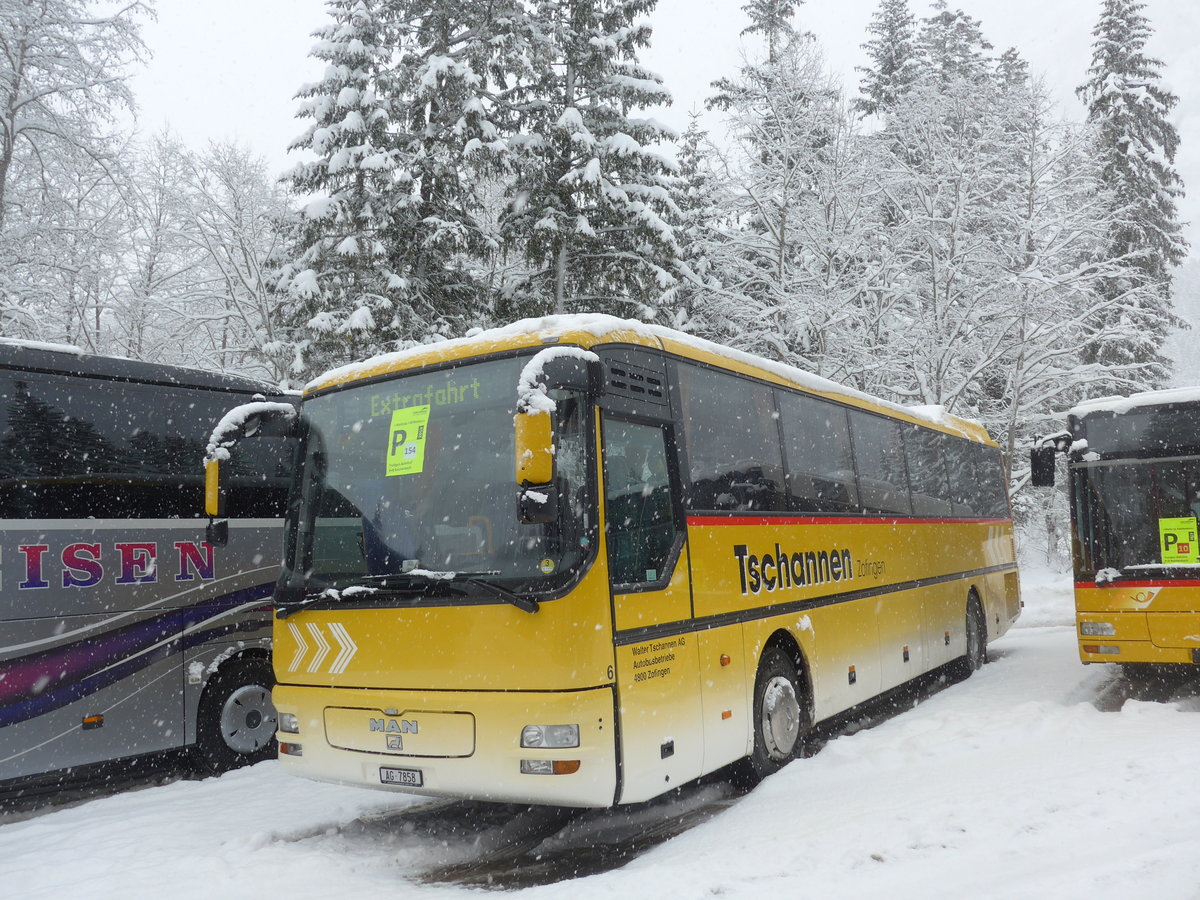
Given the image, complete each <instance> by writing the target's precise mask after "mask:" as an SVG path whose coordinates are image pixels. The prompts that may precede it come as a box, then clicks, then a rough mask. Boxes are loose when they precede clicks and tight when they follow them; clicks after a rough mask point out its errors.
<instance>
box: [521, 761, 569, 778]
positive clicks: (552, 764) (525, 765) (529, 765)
mask: <svg viewBox="0 0 1200 900" xmlns="http://www.w3.org/2000/svg"><path fill="white" fill-rule="evenodd" d="M578 771H579V760H577V759H523V760H521V774H522V775H574V774H575V773H576V772H578Z"/></svg>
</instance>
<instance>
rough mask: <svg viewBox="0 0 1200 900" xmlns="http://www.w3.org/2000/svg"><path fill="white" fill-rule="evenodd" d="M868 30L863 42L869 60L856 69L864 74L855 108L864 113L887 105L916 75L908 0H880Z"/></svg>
mask: <svg viewBox="0 0 1200 900" xmlns="http://www.w3.org/2000/svg"><path fill="white" fill-rule="evenodd" d="M867 31H868V33H870V34H871V35H872V38H871V40H869V41H867V42H866V43H865V44H863V45H862V48H863V49H864V50H865V51H866V52H867V58H868V59H869V60H870V63H869V64H868V65H865V66H858V67H857V68H856V69H855V71H857V72H861V73H862V75H863V77H862V80H861V81H860V82H859V84H858V90H859V94H860V96H858V97H856V98H855V99H854V101H853V104H854V108H855V109H856V110H858V111H859V112H860V113H862V114H863V115H864V116H870V115H875V114H877V113H880V112H882V111H883V110H885V109H887V108H888V107H890V106H891V105H892V104H893V103H895V102H896V100H897V99H899V97H900V96H901V95H902V94H903V93H904V92H905V91H907V90H908V89H909V88H910V87H911V86H912V84H913V82H914V81H916V79H917V74H918V71H919V68H918V61H917V44H916V33H917V20H916V19H915V18H914V17H913V14H912V13H911V12H910V11H909V9H908V0H881V2H880V4H879V6H878V7H877V8H876V9H875V13H874V14H873V15H872V17H871V24H870V25H868V26H867Z"/></svg>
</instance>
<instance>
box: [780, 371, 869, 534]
mask: <svg viewBox="0 0 1200 900" xmlns="http://www.w3.org/2000/svg"><path fill="white" fill-rule="evenodd" d="M779 414H780V417H781V419H782V421H783V449H784V454H785V456H786V458H787V482H788V490H789V494H790V496H791V508H792V510H794V511H796V512H853V511H856V510H857V509H858V486H857V484H856V483H855V478H854V455H853V453H852V452H851V449H850V427H849V425H848V424H847V420H846V410H845V409H844V408H843V407H840V406H837V405H836V404H833V403H829V402H828V401H825V400H819V399H817V398H815V397H806V396H804V395H803V394H791V393H784V392H780V393H779Z"/></svg>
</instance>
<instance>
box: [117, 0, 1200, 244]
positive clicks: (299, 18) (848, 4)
mask: <svg viewBox="0 0 1200 900" xmlns="http://www.w3.org/2000/svg"><path fill="white" fill-rule="evenodd" d="M463 2H470V0H463ZM744 3H745V0H660V2H659V4H658V9H657V10H656V11H655V13H654V14H653V16H651V23H652V24H653V26H654V41H653V45H652V46H651V48H650V49H649V51H648V52H646V53H645V54H644V55H643V57H642V61H643V62H644V63H645V64H646V65H647V66H649V67H650V68H652V69H654V70H656V71H658V72H659V73H660V74H662V75H663V77H664V78H665V80H666V84H667V87H668V88H670V90H671V91H672V93H673V94H674V96H675V103H674V105H673V106H672V108H671V109H669V110H666V111H663V112H661V113H659V117H660V118H661V119H663V120H664V121H665V122H667V123H668V124H669V125H671V126H673V127H674V128H676V129H677V130H679V131H682V130H683V129H684V128H685V127H686V126H687V121H688V116H687V114H688V111H689V110H692V109H699V108H701V107H702V106H703V104H704V99H705V97H706V96H708V93H709V84H710V83H711V82H712V81H713V80H715V79H716V78H719V77H721V76H723V75H728V74H732V73H733V72H735V71H736V69H737V66H738V64H739V61H740V55H741V46H740V44H739V40H738V32H740V31H741V29H742V28H743V27H744V26H745V22H746V20H745V14H744V13H743V12H742V11H741V7H742V5H743V4H744ZM876 5H877V0H808V3H807V4H806V5H804V6H802V7H801V8H800V10H799V13H798V15H797V22H798V24H799V25H800V26H801V27H803V28H806V29H808V30H810V31H812V32H813V33H814V34H816V36H817V38H818V39H819V41H820V42H821V45H822V46H823V48H824V50H825V54H826V57H827V59H828V62H829V66H830V68H831V69H832V70H833V71H835V72H837V73H840V74H841V75H842V76H843V78H844V80H845V83H846V85H847V88H848V90H849V92H850V93H851V94H853V93H854V92H855V88H856V87H857V84H858V75H857V73H855V72H854V67H855V66H856V65H861V64H862V63H863V61H864V57H863V54H862V50H861V44H862V43H863V42H864V41H865V40H866V37H867V35H866V27H867V24H868V22H869V21H870V19H871V14H872V12H873V11H874V9H875V7H876ZM951 6H952V7H955V6H958V7H961V8H962V9H964V10H965V11H966V12H967V13H968V14H969V15H972V16H974V17H975V18H977V19H980V20H981V21H982V23H983V31H984V34H985V35H986V36H987V38H988V39H989V40H990V41H991V42H992V43H993V44H994V45H995V47H996V51H995V52H996V53H999V52H1000V51H1001V50H1003V49H1005V48H1007V47H1010V46H1015V47H1016V48H1017V49H1018V51H1019V52H1020V53H1021V54H1022V55H1023V56H1024V57H1025V58H1026V59H1027V60H1029V62H1030V65H1031V67H1032V69H1033V71H1034V72H1035V73H1040V74H1043V75H1045V76H1046V78H1047V81H1048V83H1049V84H1050V85H1051V86H1052V88H1053V89H1054V90H1055V92H1056V94H1057V95H1058V97H1059V99H1060V102H1061V103H1062V109H1063V113H1064V115H1066V116H1067V117H1069V118H1073V119H1078V118H1080V117H1082V108H1081V107H1080V106H1079V104H1078V103H1077V101H1076V100H1075V97H1074V88H1075V86H1076V85H1077V84H1079V83H1080V82H1081V81H1082V80H1083V78H1084V75H1085V72H1086V69H1087V66H1088V62H1089V60H1090V56H1091V41H1092V34H1091V30H1092V27H1093V25H1094V23H1095V20H1096V18H1097V15H1098V11H1099V9H1100V0H960V2H958V3H955V2H954V0H951ZM910 8H911V9H912V10H913V13H914V14H915V15H917V16H918V17H920V16H924V15H927V13H928V6H926V5H925V3H924V2H922V0H910ZM1147 14H1148V15H1149V16H1150V19H1151V22H1152V23H1153V25H1154V27H1155V29H1156V34H1155V36H1154V39H1153V42H1152V44H1151V45H1150V48H1149V49H1150V51H1151V52H1152V53H1153V54H1155V55H1156V56H1158V57H1159V58H1161V59H1162V60H1163V61H1164V62H1165V63H1166V67H1165V69H1164V77H1165V80H1166V82H1167V84H1168V85H1169V86H1170V87H1171V88H1172V89H1173V90H1174V91H1175V93H1176V94H1178V95H1179V97H1180V104H1179V107H1178V108H1177V110H1176V125H1177V126H1178V127H1179V129H1180V133H1181V136H1182V147H1181V150H1180V153H1179V156H1178V157H1177V160H1176V163H1177V165H1178V166H1179V169H1180V172H1181V174H1182V175H1183V178H1184V181H1185V184H1186V185H1187V187H1188V188H1189V195H1190V196H1189V199H1188V200H1187V202H1186V203H1185V205H1184V208H1183V210H1182V212H1183V217H1184V218H1185V219H1186V220H1188V221H1189V222H1190V223H1191V225H1190V227H1189V231H1188V234H1189V236H1190V239H1191V242H1192V244H1193V247H1195V248H1197V249H1200V246H1198V245H1200V52H1198V51H1197V42H1198V41H1200V3H1198V2H1196V0H1149V2H1148V4H1147ZM326 18H327V14H326V12H325V4H324V0H202V2H196V0H158V21H157V22H155V23H151V24H149V25H148V26H147V27H146V30H145V37H146V41H147V43H148V45H149V46H150V49H151V50H152V51H153V53H154V59H153V61H152V62H151V63H150V65H149V66H148V68H147V69H146V70H145V71H144V72H142V73H140V74H139V75H138V76H137V78H136V80H135V82H134V90H135V92H136V94H137V97H138V101H139V103H140V105H141V116H140V119H141V127H142V129H143V131H145V132H153V131H157V130H159V129H161V128H162V127H163V126H164V125H166V124H168V123H169V124H170V127H171V128H172V130H173V131H175V132H176V133H177V134H179V135H180V136H181V137H182V138H183V139H184V140H185V141H186V142H187V143H188V144H190V145H192V146H197V147H199V146H202V145H203V144H204V143H205V142H206V141H208V140H210V139H225V138H236V139H238V140H239V141H241V142H242V143H244V144H247V145H249V146H250V147H251V148H252V149H253V150H255V151H256V152H257V153H259V154H260V155H262V156H264V157H265V158H266V159H267V160H268V162H269V163H270V164H271V166H272V167H273V168H276V169H278V170H280V171H282V170H284V169H285V168H287V167H288V166H289V160H288V156H287V153H286V147H287V144H288V143H289V142H290V140H291V139H292V138H294V137H295V136H297V135H298V134H300V133H301V131H303V129H304V127H305V126H304V123H303V122H301V121H299V120H297V119H295V118H294V115H295V110H296V102H295V100H294V99H293V96H294V94H295V93H296V91H297V89H298V88H299V87H300V86H301V85H302V84H304V83H305V82H307V81H313V80H315V79H316V78H317V77H319V75H320V72H321V69H320V68H319V66H318V65H317V63H315V62H314V61H313V60H311V59H309V58H308V51H309V49H310V48H311V46H312V43H313V41H312V38H311V32H312V31H313V30H315V29H316V28H318V27H320V26H321V25H322V24H324V22H325V21H326ZM1193 252H1196V250H1194V251H1193Z"/></svg>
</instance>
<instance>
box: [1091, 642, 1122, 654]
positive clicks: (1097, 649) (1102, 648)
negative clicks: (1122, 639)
mask: <svg viewBox="0 0 1200 900" xmlns="http://www.w3.org/2000/svg"><path fill="white" fill-rule="evenodd" d="M1083 652H1084V653H1097V654H1100V655H1102V656H1117V655H1119V654H1120V652H1121V648H1120V647H1113V646H1111V645H1107V644H1084V645H1083Z"/></svg>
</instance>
